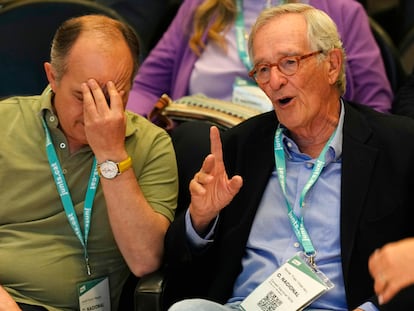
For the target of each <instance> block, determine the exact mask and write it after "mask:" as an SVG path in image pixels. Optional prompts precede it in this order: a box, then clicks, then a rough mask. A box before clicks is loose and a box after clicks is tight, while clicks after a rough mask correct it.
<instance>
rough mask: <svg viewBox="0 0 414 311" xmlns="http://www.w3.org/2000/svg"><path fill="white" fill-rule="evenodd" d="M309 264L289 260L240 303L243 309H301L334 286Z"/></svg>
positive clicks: (293, 259)
mask: <svg viewBox="0 0 414 311" xmlns="http://www.w3.org/2000/svg"><path fill="white" fill-rule="evenodd" d="M332 287H333V286H332V283H326V280H324V279H322V278H321V277H320V276H319V273H318V272H317V271H315V269H312V268H311V267H310V266H309V265H308V263H307V262H306V261H305V260H304V259H303V258H301V256H299V255H296V256H294V257H292V258H291V259H289V260H288V261H287V262H286V263H285V264H283V265H282V266H281V267H280V268H279V269H277V270H276V271H275V272H274V273H273V274H272V275H271V276H269V277H268V278H267V279H266V280H265V281H264V282H263V283H261V284H260V285H259V286H258V287H256V288H255V290H254V291H253V292H252V293H250V295H249V296H247V297H246V299H244V300H243V301H242V303H241V304H240V308H241V309H242V310H244V311H268V310H271V311H299V310H303V309H304V308H305V307H306V306H308V305H310V304H311V303H312V302H313V301H315V300H316V299H317V298H318V297H320V296H321V295H322V294H324V293H325V292H327V291H328V290H330V289H331V288H332Z"/></svg>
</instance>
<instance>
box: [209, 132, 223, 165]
mask: <svg viewBox="0 0 414 311" xmlns="http://www.w3.org/2000/svg"><path fill="white" fill-rule="evenodd" d="M210 152H211V154H213V155H214V157H215V159H216V161H220V162H223V149H222V145H221V139H220V132H219V129H218V128H217V127H216V126H212V127H211V128H210Z"/></svg>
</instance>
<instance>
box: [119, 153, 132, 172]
mask: <svg viewBox="0 0 414 311" xmlns="http://www.w3.org/2000/svg"><path fill="white" fill-rule="evenodd" d="M116 165H118V175H119V174H122V173H123V172H125V171H126V170H127V169H129V168H130V167H131V166H132V159H131V157H130V156H128V158H126V159H125V160H124V161H121V162H119V163H117V164H116Z"/></svg>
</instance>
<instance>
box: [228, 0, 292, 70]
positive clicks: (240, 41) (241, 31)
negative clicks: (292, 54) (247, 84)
mask: <svg viewBox="0 0 414 311" xmlns="http://www.w3.org/2000/svg"><path fill="white" fill-rule="evenodd" d="M280 2H281V3H285V1H280ZM268 6H269V5H268ZM236 9H237V15H236V22H235V30H236V42H237V50H238V53H239V57H240V60H241V61H242V62H243V64H244V66H245V67H246V68H247V70H251V69H252V67H253V65H252V62H251V60H250V57H249V53H248V52H247V44H246V41H247V40H246V37H247V34H246V30H245V23H244V15H243V0H237V1H236Z"/></svg>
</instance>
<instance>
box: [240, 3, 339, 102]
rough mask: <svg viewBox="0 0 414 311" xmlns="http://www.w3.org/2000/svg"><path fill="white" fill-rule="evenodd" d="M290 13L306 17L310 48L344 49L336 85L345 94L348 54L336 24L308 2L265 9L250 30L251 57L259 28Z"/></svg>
mask: <svg viewBox="0 0 414 311" xmlns="http://www.w3.org/2000/svg"><path fill="white" fill-rule="evenodd" d="M290 13H296V14H301V15H302V16H303V17H304V18H305V21H306V24H307V31H308V32H307V37H308V41H309V47H310V49H312V50H315V51H318V50H321V51H323V52H324V54H325V53H326V52H329V51H330V50H332V49H340V50H341V51H342V67H341V70H340V73H339V76H338V80H337V81H336V83H335V85H336V87H337V89H338V91H339V92H340V94H341V95H343V94H344V93H345V88H346V77H345V60H346V54H345V50H344V48H343V46H342V41H341V39H340V35H339V33H338V30H337V27H336V24H335V22H334V21H333V20H332V19H331V18H330V17H329V16H328V15H327V14H326V13H325V12H323V11H321V10H318V9H316V8H314V7H312V6H310V5H308V4H303V3H288V4H283V5H278V6H274V7H271V8H268V9H265V10H263V12H262V13H261V14H260V15H259V17H258V18H257V20H256V23H255V24H254V25H253V28H252V30H251V32H250V36H249V42H248V44H249V54H250V58H251V59H253V48H252V47H253V41H254V38H255V35H256V33H257V32H258V30H259V29H260V28H261V27H263V26H264V25H266V24H267V23H269V22H270V21H271V20H273V19H274V18H277V17H278V16H282V15H285V14H290ZM321 57H323V55H320V56H319V58H321Z"/></svg>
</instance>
